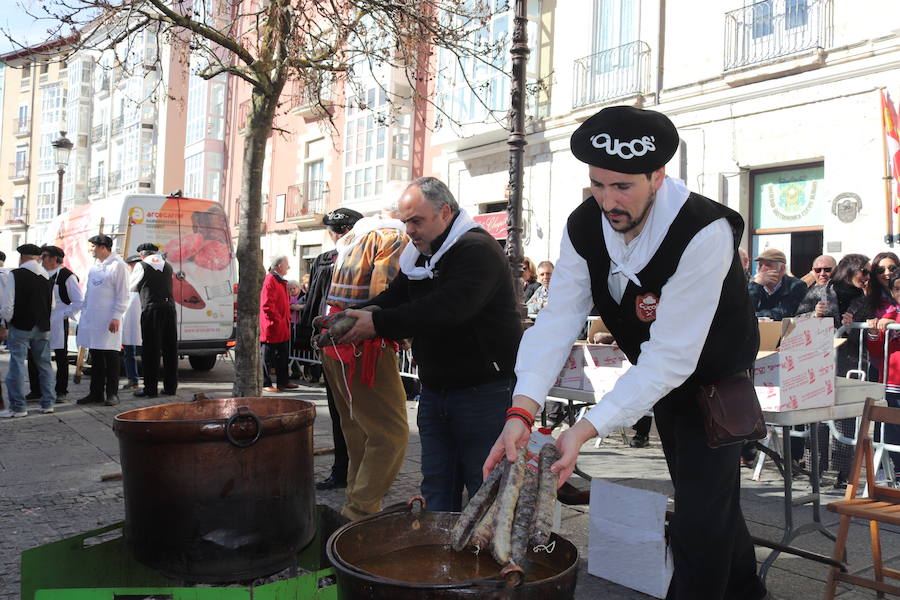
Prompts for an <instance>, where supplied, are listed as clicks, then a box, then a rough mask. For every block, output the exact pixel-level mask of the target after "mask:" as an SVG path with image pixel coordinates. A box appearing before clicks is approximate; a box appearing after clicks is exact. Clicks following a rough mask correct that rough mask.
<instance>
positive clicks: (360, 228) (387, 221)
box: [334, 215, 406, 273]
mask: <svg viewBox="0 0 900 600" xmlns="http://www.w3.org/2000/svg"><path fill="white" fill-rule="evenodd" d="M379 229H396V230H397V231H399V232H400V233H406V225H404V224H403V221H400V220H399V219H394V218H391V217H388V216H386V215H373V216H371V217H364V218H362V219H360V220H359V221H357V222H356V223H355V224H354V225H353V229H351V230H350V232H349V233H348V234H347V235H345V236H344V237H342V238H341V239H339V240H338V241H337V257H336V258H335V259H334V272H335V273H337V272H338V271H340V270H341V265H343V264H344V258H346V256H347V254H348V253H349V252H350V250H352V249H353V248H354V247H355V246H357V245H358V244H359V242H360V241H362V239H363V238H364V237H365V236H366V234H367V233H371V232H373V231H378V230H379Z"/></svg>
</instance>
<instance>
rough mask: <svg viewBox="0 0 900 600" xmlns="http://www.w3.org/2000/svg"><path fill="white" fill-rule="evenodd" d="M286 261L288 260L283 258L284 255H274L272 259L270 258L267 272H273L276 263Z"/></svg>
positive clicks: (285, 257)
mask: <svg viewBox="0 0 900 600" xmlns="http://www.w3.org/2000/svg"><path fill="white" fill-rule="evenodd" d="M287 259H288V257H287V256H285V255H284V254H278V255H276V256H275V257H274V258H272V262H270V263H269V270H270V271H274V270H275V267H277V266H278V263H280V262H281V261H283V260H287Z"/></svg>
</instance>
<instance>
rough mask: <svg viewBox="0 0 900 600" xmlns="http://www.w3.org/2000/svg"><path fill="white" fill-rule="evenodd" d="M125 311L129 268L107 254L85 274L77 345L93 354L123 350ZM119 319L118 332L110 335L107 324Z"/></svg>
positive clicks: (121, 261)
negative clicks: (123, 319)
mask: <svg viewBox="0 0 900 600" xmlns="http://www.w3.org/2000/svg"><path fill="white" fill-rule="evenodd" d="M126 308H128V267H126V266H125V261H123V260H122V259H121V258H120V257H119V255H118V254H115V253H113V254H110V255H109V256H107V257H106V260H104V261H103V262H95V263H94V266H93V267H91V270H90V271H89V272H88V276H87V283H86V285H85V292H84V305H83V306H82V309H81V321H80V322H79V323H78V338H77V339H78V345H79V346H84V347H85V348H91V349H94V350H120V349H121V348H122V327H121V322H122V317H123V316H124V314H125V309H126ZM112 319H118V320H119V323H120V327H119V330H118V331H116V332H115V333H112V332H110V331H109V322H110V321H111V320H112Z"/></svg>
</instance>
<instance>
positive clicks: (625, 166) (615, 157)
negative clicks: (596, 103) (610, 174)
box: [570, 106, 678, 174]
mask: <svg viewBox="0 0 900 600" xmlns="http://www.w3.org/2000/svg"><path fill="white" fill-rule="evenodd" d="M570 147H571V148H572V154H574V155H575V158H577V159H578V160H580V161H581V162H583V163H587V164H589V165H593V166H595V167H600V168H601V169H609V170H610V171H615V172H617V173H630V174H637V173H651V172H653V171H655V170H657V169H659V168H661V167H664V166H666V163H667V162H669V160H670V159H671V158H672V156H674V154H675V151H676V150H677V149H678V130H677V129H675V125H674V124H673V123H672V121H670V120H669V118H668V117H667V116H666V115H664V114H662V113H660V112H656V111H654V110H643V109H640V108H635V107H633V106H610V107H607V108H604V109H603V110H601V111H600V112H598V113H597V114H595V115H594V116H593V117H591V118H589V119H588V120H587V121H585V122H584V123H582V124H581V127H579V128H578V129H576V130H575V133H573V134H572V140H571V142H570Z"/></svg>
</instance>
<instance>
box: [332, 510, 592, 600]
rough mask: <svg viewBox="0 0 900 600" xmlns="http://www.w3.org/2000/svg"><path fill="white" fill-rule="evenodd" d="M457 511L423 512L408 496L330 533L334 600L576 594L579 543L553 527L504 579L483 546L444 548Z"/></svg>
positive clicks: (525, 599)
mask: <svg viewBox="0 0 900 600" xmlns="http://www.w3.org/2000/svg"><path fill="white" fill-rule="evenodd" d="M458 516H459V513H451V512H426V511H423V510H420V509H419V508H418V505H416V504H415V503H414V502H413V501H411V502H410V503H409V504H407V505H401V506H397V507H392V508H388V509H385V510H383V511H382V512H380V513H376V514H374V515H370V516H368V517H366V518H364V519H360V520H359V521H354V522H352V523H348V524H347V525H344V526H343V527H341V528H340V529H338V530H337V531H336V532H334V534H333V535H332V536H331V537H330V538H329V539H328V544H327V547H326V552H327V554H328V560H329V561H330V562H331V564H332V566H333V567H334V569H335V571H336V573H337V581H338V598H339V599H340V600H351V599H352V600H357V599H360V598H366V599H367V600H411V599H416V600H421V599H429V600H432V599H445V598H449V599H456V598H467V599H470V600H471V599H474V598H479V599H480V598H504V599H515V600H538V599H553V600H556V599H567V598H568V599H570V598H573V597H574V594H575V578H576V575H577V566H578V550H577V549H576V548H575V546H574V545H573V544H572V543H571V542H570V541H568V540H566V539H565V538H563V537H560V536H558V535H556V534H553V536H552V537H551V538H550V542H549V543H548V544H547V545H546V546H544V547H539V548H537V551H535V549H532V550H529V552H528V556H527V559H526V564H525V565H523V568H524V574H525V578H524V580H522V579H521V578H519V577H518V576H517V574H516V573H511V574H510V575H511V576H508V577H506V578H504V577H503V576H501V575H500V572H501V567H500V565H498V564H497V563H496V562H495V561H494V559H493V558H492V557H491V556H490V551H487V550H485V551H483V552H481V553H479V554H478V555H477V556H476V555H474V554H473V553H471V552H463V553H458V552H454V551H453V550H452V549H450V547H449V544H450V529H451V528H452V527H453V523H454V522H456V519H457V517H458Z"/></svg>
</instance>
